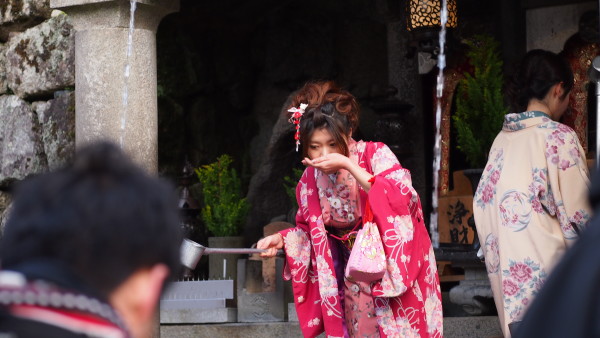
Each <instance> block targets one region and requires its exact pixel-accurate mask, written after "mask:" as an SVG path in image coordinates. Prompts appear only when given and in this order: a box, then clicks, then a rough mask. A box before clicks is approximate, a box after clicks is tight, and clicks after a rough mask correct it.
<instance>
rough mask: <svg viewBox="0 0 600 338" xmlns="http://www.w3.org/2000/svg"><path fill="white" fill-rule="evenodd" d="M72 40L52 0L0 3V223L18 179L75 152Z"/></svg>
mask: <svg viewBox="0 0 600 338" xmlns="http://www.w3.org/2000/svg"><path fill="white" fill-rule="evenodd" d="M74 43H75V41H74V31H73V29H72V27H71V25H70V24H69V19H68V17H67V16H66V15H65V14H64V13H62V12H59V11H52V10H51V9H50V6H49V1H48V0H3V1H2V2H1V3H0V224H4V221H5V216H6V210H7V208H8V205H9V204H10V194H9V191H10V189H11V187H13V186H14V183H15V182H18V181H19V180H22V179H24V178H26V177H28V176H31V175H35V174H38V173H41V172H44V171H47V170H49V169H54V168H57V167H59V166H62V165H64V164H65V163H66V162H68V161H69V160H70V159H71V158H72V156H73V153H74V150H75V132H74V131H75V94H74V85H75V64H74V61H75V60H74V59H75V53H74V51H75V50H74Z"/></svg>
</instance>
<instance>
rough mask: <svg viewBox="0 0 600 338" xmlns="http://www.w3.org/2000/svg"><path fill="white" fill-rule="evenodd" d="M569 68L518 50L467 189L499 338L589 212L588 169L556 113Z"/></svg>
mask: <svg viewBox="0 0 600 338" xmlns="http://www.w3.org/2000/svg"><path fill="white" fill-rule="evenodd" d="M572 87H573V73H572V72H571V69H570V67H569V65H568V64H567V63H566V61H565V60H563V59H561V58H560V57H559V56H558V55H556V54H554V53H551V52H548V51H542V50H533V51H531V52H529V53H527V55H526V56H525V58H524V59H523V61H522V62H521V64H520V65H519V67H518V69H517V71H516V72H515V75H514V77H513V79H512V80H511V81H510V82H509V83H508V85H507V88H506V89H507V95H508V98H509V99H510V102H511V103H512V105H513V106H512V111H513V112H514V113H510V114H507V115H506V117H505V120H504V125H503V127H502V131H501V132H500V134H498V136H497V137H496V139H495V141H494V143H493V145H492V148H491V150H490V153H489V160H488V163H487V165H486V167H485V169H484V172H483V175H482V177H481V180H480V181H479V186H478V188H477V191H476V193H475V197H474V201H473V209H474V214H475V224H476V226H477V232H478V235H479V240H480V242H481V243H482V250H483V253H484V255H485V263H486V268H487V272H488V276H489V278H490V282H491V285H492V291H493V294H494V300H495V303H496V307H497V309H498V315H499V319H500V323H501V324H502V329H503V332H504V335H505V336H507V337H508V336H510V332H509V329H508V324H510V323H512V322H518V321H520V320H521V318H522V316H523V314H524V312H525V310H526V309H527V306H528V305H529V304H530V303H531V301H532V299H533V297H535V295H536V294H537V292H538V290H539V289H540V287H541V286H542V284H543V283H544V281H545V280H546V277H547V276H548V274H549V273H550V271H551V269H552V268H553V267H554V265H555V264H556V263H557V261H558V259H559V258H560V257H561V256H562V255H563V253H564V252H565V250H566V249H567V247H569V246H570V245H571V244H573V242H574V241H575V239H576V238H577V236H578V233H579V231H580V230H581V229H582V228H583V227H584V226H585V225H586V223H587V222H588V219H589V217H590V209H589V206H588V203H587V196H588V185H589V179H588V177H589V174H588V168H587V165H586V159H585V153H584V151H583V148H582V147H581V144H580V143H579V140H578V138H577V135H576V134H575V132H574V131H573V130H572V129H571V128H569V127H567V126H566V125H564V124H561V123H559V122H556V121H558V120H559V119H560V117H561V116H562V114H563V113H564V111H565V110H566V108H567V105H568V102H569V92H570V90H571V88H572Z"/></svg>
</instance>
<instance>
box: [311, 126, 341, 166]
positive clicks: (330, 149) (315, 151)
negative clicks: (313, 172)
mask: <svg viewBox="0 0 600 338" xmlns="http://www.w3.org/2000/svg"><path fill="white" fill-rule="evenodd" d="M332 153H341V151H340V148H339V146H338V145H337V144H336V142H335V139H334V138H333V136H332V135H331V133H329V131H328V130H327V129H326V128H321V129H316V130H315V131H314V132H313V134H312V135H311V137H310V142H309V143H308V157H309V158H310V159H311V160H312V159H315V158H317V157H321V156H325V155H327V154H332Z"/></svg>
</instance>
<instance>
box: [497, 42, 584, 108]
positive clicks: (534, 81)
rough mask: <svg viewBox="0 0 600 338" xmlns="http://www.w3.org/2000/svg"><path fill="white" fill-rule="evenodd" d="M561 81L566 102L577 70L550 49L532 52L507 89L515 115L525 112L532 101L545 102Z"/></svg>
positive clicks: (507, 85) (524, 59)
mask: <svg viewBox="0 0 600 338" xmlns="http://www.w3.org/2000/svg"><path fill="white" fill-rule="evenodd" d="M560 82H562V87H563V89H564V90H565V93H564V95H563V97H561V99H564V98H565V97H566V96H567V95H568V94H569V92H570V91H571V89H572V88H573V71H572V70H571V67H570V66H569V64H568V63H567V61H566V60H565V59H564V58H562V57H561V56H559V55H557V54H554V53H552V52H549V51H546V50H541V49H534V50H531V51H529V52H528V53H527V54H526V55H525V57H524V58H523V60H522V61H521V62H520V63H519V65H518V66H517V68H516V71H515V72H514V74H513V76H512V78H510V79H509V81H508V82H507V84H506V87H505V93H506V96H507V99H508V100H509V103H510V105H511V112H512V113H520V112H523V111H525V110H526V109H527V105H528V104H529V101H530V100H531V99H538V100H542V99H544V97H546V94H548V91H549V90H550V88H551V87H552V86H554V85H555V84H557V83H560Z"/></svg>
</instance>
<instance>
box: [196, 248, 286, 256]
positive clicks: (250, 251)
mask: <svg viewBox="0 0 600 338" xmlns="http://www.w3.org/2000/svg"><path fill="white" fill-rule="evenodd" d="M265 251H266V250H264V249H247V248H206V249H204V252H202V255H209V254H212V253H215V254H255V253H263V252H265ZM283 254H284V252H283V250H281V249H280V250H277V255H283Z"/></svg>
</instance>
